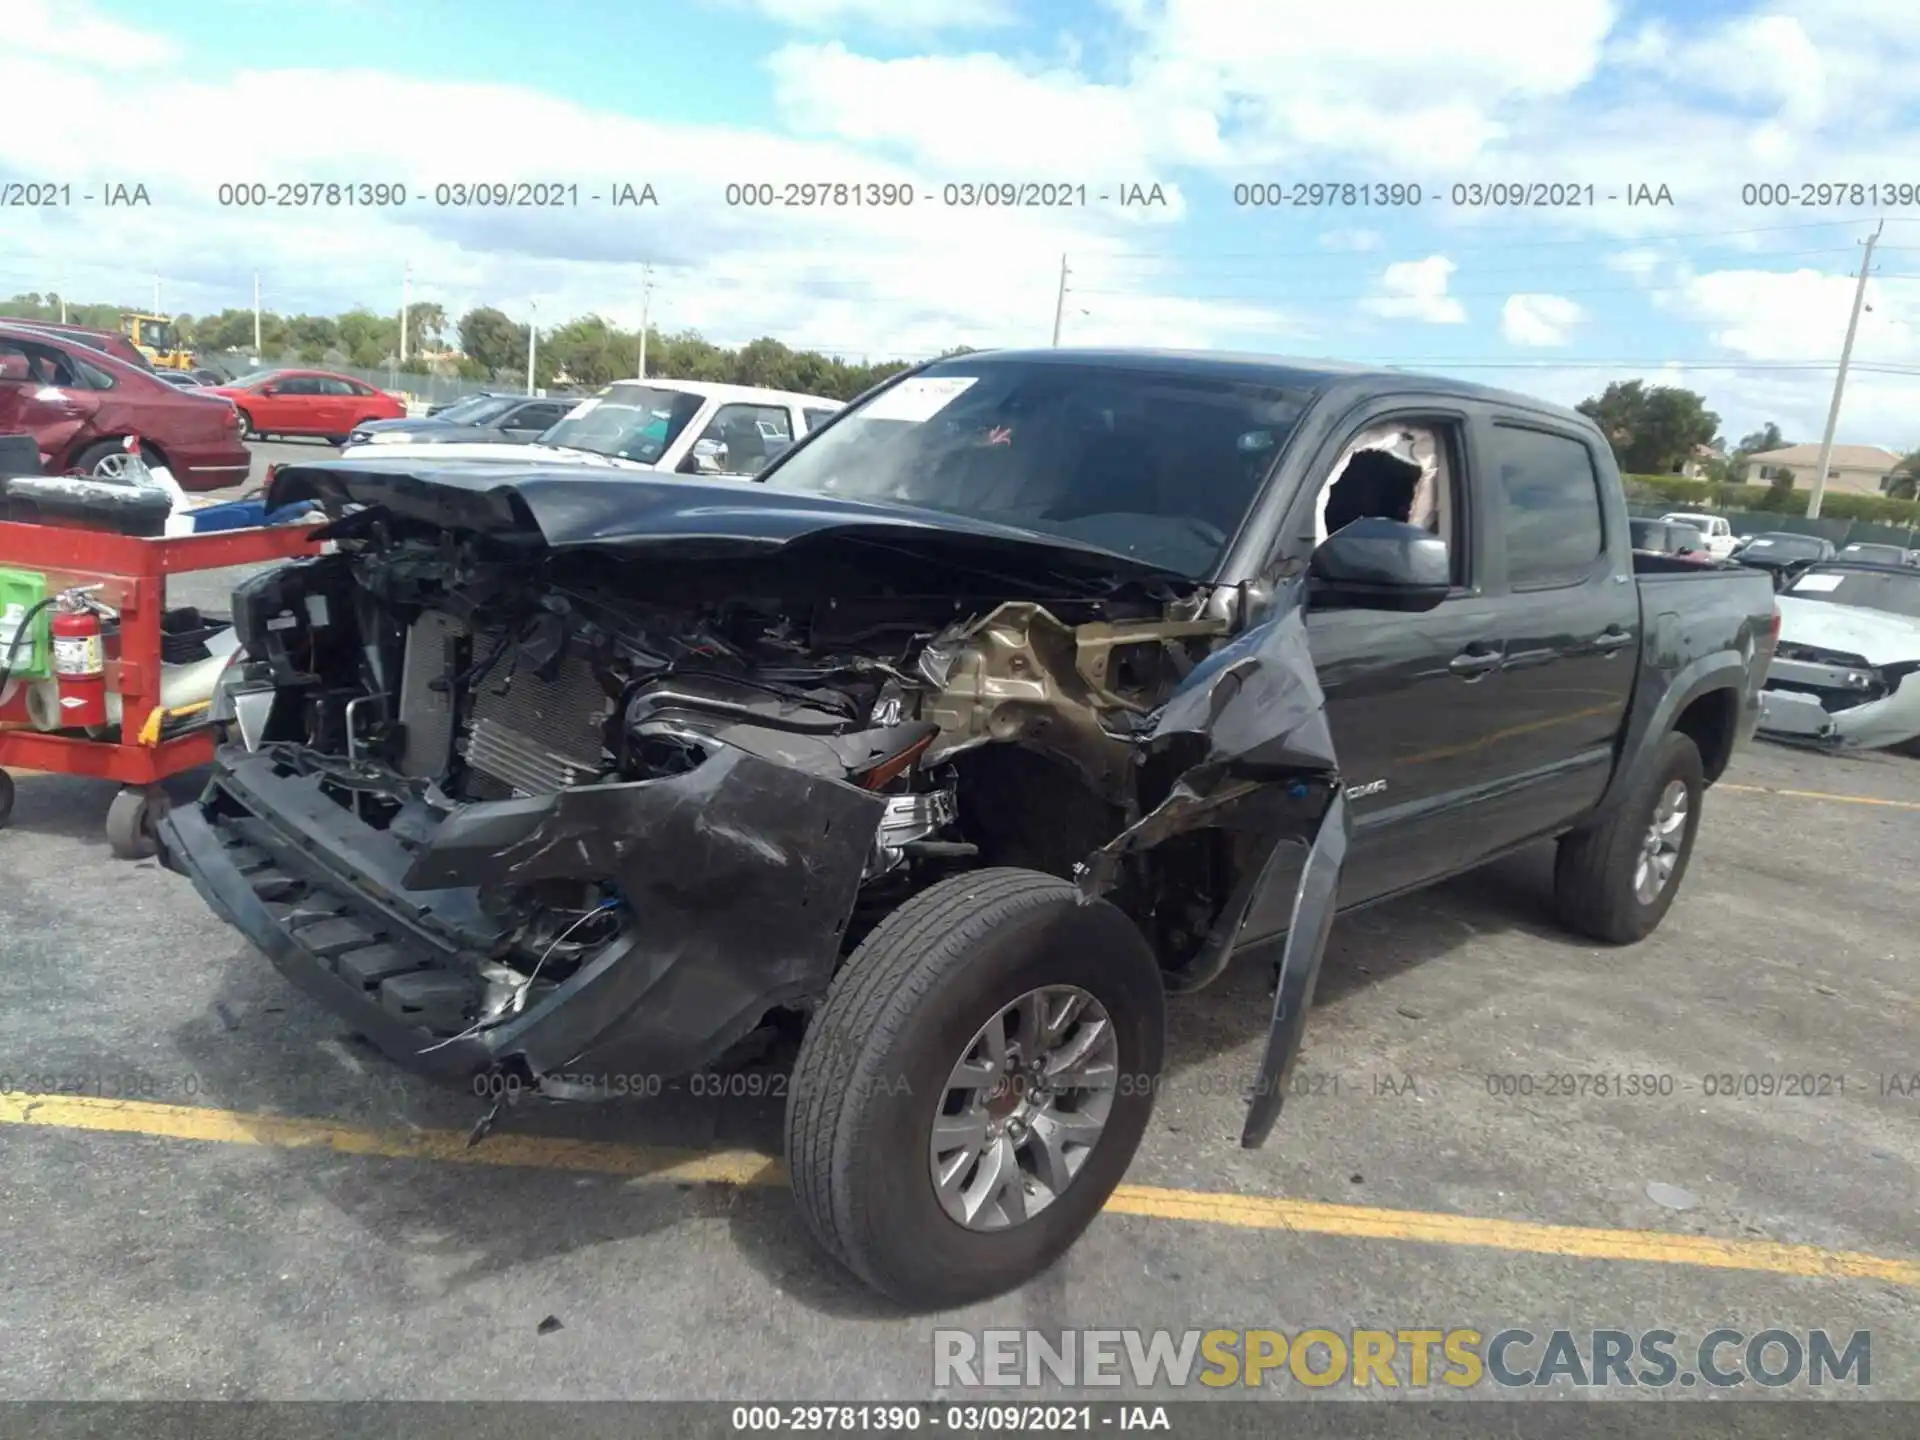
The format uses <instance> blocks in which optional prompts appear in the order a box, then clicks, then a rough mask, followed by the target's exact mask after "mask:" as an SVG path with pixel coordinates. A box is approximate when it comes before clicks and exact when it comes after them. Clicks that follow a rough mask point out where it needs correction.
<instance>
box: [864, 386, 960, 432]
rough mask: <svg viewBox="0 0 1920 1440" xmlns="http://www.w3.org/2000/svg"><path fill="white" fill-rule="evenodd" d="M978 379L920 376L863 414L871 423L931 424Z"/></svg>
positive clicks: (879, 398) (871, 403)
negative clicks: (930, 422) (873, 421)
mask: <svg viewBox="0 0 1920 1440" xmlns="http://www.w3.org/2000/svg"><path fill="white" fill-rule="evenodd" d="M978 379H979V377H978V376H975V375H916V376H914V377H913V378H912V379H911V380H902V381H901V382H900V383H899V384H898V385H896V386H894V387H893V389H891V390H889V391H887V392H886V393H885V394H883V395H880V396H877V397H876V398H875V399H873V400H871V401H869V402H868V403H867V407H866V409H864V410H862V411H861V412H860V414H861V417H862V418H863V419H867V420H911V421H912V422H913V423H914V424H916V425H917V424H919V423H920V422H922V421H924V420H931V419H932V418H933V417H934V416H936V415H938V414H939V413H940V412H941V411H942V410H944V409H946V408H947V406H949V405H951V404H952V403H953V402H954V401H955V400H957V399H959V398H960V396H962V395H964V394H965V393H966V392H967V390H968V389H969V388H971V387H972V386H973V385H974V384H976V383H977V382H978Z"/></svg>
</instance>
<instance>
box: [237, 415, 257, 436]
mask: <svg viewBox="0 0 1920 1440" xmlns="http://www.w3.org/2000/svg"><path fill="white" fill-rule="evenodd" d="M236 408H237V407H236ZM239 414H240V438H241V439H242V440H258V439H259V438H260V432H259V431H258V430H256V429H254V428H253V417H252V416H251V415H249V414H248V413H247V412H246V411H244V410H241V411H240V412H239Z"/></svg>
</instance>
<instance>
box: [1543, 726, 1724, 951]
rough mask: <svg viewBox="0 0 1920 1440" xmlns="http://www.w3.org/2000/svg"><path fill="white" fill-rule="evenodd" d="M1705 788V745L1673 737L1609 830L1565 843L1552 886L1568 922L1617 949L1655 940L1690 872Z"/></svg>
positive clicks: (1576, 835)
mask: <svg viewBox="0 0 1920 1440" xmlns="http://www.w3.org/2000/svg"><path fill="white" fill-rule="evenodd" d="M1706 788H1707V782H1706V773H1705V767H1704V766H1702V765H1701V763H1700V750H1699V747H1698V746H1696V745H1695V744H1694V743H1693V741H1692V740H1691V739H1690V738H1689V737H1687V736H1685V735H1680V734H1672V735H1669V736H1667V738H1666V739H1665V740H1663V741H1662V742H1661V744H1660V751H1659V753H1658V754H1657V755H1656V756H1655V757H1654V761H1653V763H1652V764H1651V765H1649V766H1648V767H1647V770H1646V773H1645V774H1644V775H1642V777H1641V778H1640V780H1639V781H1638V782H1637V783H1636V784H1635V786H1634V789H1633V793H1632V794H1630V795H1628V796H1627V797H1626V799H1625V800H1623V801H1622V802H1621V804H1620V806H1619V807H1618V808H1617V809H1616V810H1615V811H1614V812H1613V814H1612V815H1611V816H1610V817H1609V818H1608V819H1607V821H1606V822H1605V823H1604V824H1601V825H1599V826H1596V827H1594V828H1593V829H1591V830H1577V831H1575V832H1574V833H1572V834H1571V835H1567V836H1565V837H1564V838H1562V840H1561V841H1560V851H1559V854H1558V856H1556V858H1555V863H1554V872H1553V886H1554V901H1555V904H1556V906H1557V908H1558V909H1559V912H1560V919H1561V921H1562V922H1563V923H1564V924H1566V925H1567V926H1568V928H1570V929H1572V930H1575V931H1577V932H1579V933H1580V934H1582V935H1588V936H1591V937H1592V938H1593V939H1595V940H1604V941H1606V942H1607V943H1609V944H1612V945H1631V944H1632V943H1633V942H1634V941H1636V940H1643V939H1645V938H1646V937H1647V936H1648V935H1650V934H1652V933H1653V930H1654V927H1655V926H1657V925H1658V924H1659V923H1660V922H1661V920H1662V919H1664V918H1665V916H1666V913H1667V911H1668V910H1669V909H1670V908H1671V907H1672V905H1673V897H1674V896H1675V895H1676V894H1678V893H1679V890H1680V881H1681V878H1682V877H1683V876H1685V874H1686V873H1687V861H1688V860H1689V859H1690V858H1691V857H1692V855H1693V842H1694V837H1695V836H1696V835H1697V834H1699V831H1700V805H1701V800H1702V799H1703V798H1704V796H1705V794H1706Z"/></svg>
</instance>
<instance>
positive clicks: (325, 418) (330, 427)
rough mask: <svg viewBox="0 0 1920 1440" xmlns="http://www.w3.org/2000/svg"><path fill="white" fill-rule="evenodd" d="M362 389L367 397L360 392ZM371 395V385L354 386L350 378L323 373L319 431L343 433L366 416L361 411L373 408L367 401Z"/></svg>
mask: <svg viewBox="0 0 1920 1440" xmlns="http://www.w3.org/2000/svg"><path fill="white" fill-rule="evenodd" d="M363 389H364V391H365V394H366V397H367V398H365V399H363V398H362V394H361V392H362V390H363ZM372 395H373V388H372V387H371V386H364V387H362V386H356V385H355V384H354V383H353V381H351V380H342V379H340V378H338V377H336V376H332V375H323V376H322V377H321V378H320V405H319V411H320V433H321V434H323V435H345V434H346V433H347V432H348V431H349V430H351V429H353V427H354V426H355V425H357V424H358V423H359V422H360V421H361V420H363V419H366V418H368V417H367V416H366V415H364V414H363V413H362V412H364V411H367V410H370V409H373V408H375V407H374V406H372V405H371V404H370V403H369V402H370V400H371V397H372Z"/></svg>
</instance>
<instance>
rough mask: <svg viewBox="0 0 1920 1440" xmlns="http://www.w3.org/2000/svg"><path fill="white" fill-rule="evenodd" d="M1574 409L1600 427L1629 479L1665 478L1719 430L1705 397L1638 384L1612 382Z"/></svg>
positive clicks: (1675, 388)
mask: <svg viewBox="0 0 1920 1440" xmlns="http://www.w3.org/2000/svg"><path fill="white" fill-rule="evenodd" d="M1576 408H1577V409H1578V410H1579V411H1580V413H1581V414H1583V415H1585V416H1587V417H1588V418H1589V419H1591V420H1592V421H1593V422H1594V423H1595V424H1596V425H1598V426H1599V427H1600V430H1601V433H1602V434H1604V435H1605V436H1606V437H1607V441H1608V443H1609V444H1611V445H1612V446H1613V454H1614V458H1615V460H1616V461H1617V462H1618V463H1619V466H1620V468H1621V469H1622V470H1623V471H1625V472H1626V473H1628V474H1630V475H1665V474H1669V473H1671V472H1673V471H1675V470H1677V469H1679V467H1680V466H1681V464H1683V463H1684V462H1685V461H1686V460H1688V459H1689V458H1691V457H1692V455H1693V447H1694V446H1696V445H1705V444H1706V443H1707V442H1708V441H1709V440H1711V439H1713V437H1714V436H1715V435H1716V434H1718V433H1719V430H1720V417H1719V416H1718V415H1716V414H1715V413H1714V412H1713V411H1711V410H1709V409H1707V402H1706V399H1705V397H1703V396H1700V395H1696V394H1695V393H1694V392H1693V391H1691V390H1683V389H1681V388H1679V387H1678V386H1674V385H1655V386H1653V387H1652V388H1651V389H1649V388H1648V387H1647V386H1646V385H1645V384H1644V383H1643V382H1642V381H1639V380H1615V381H1613V382H1612V383H1611V384H1609V385H1608V386H1607V388H1606V389H1605V390H1604V391H1602V392H1601V393H1600V394H1599V395H1598V396H1596V397H1592V398H1589V399H1586V400H1582V401H1581V402H1580V404H1579V405H1578V406H1577V407H1576Z"/></svg>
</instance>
